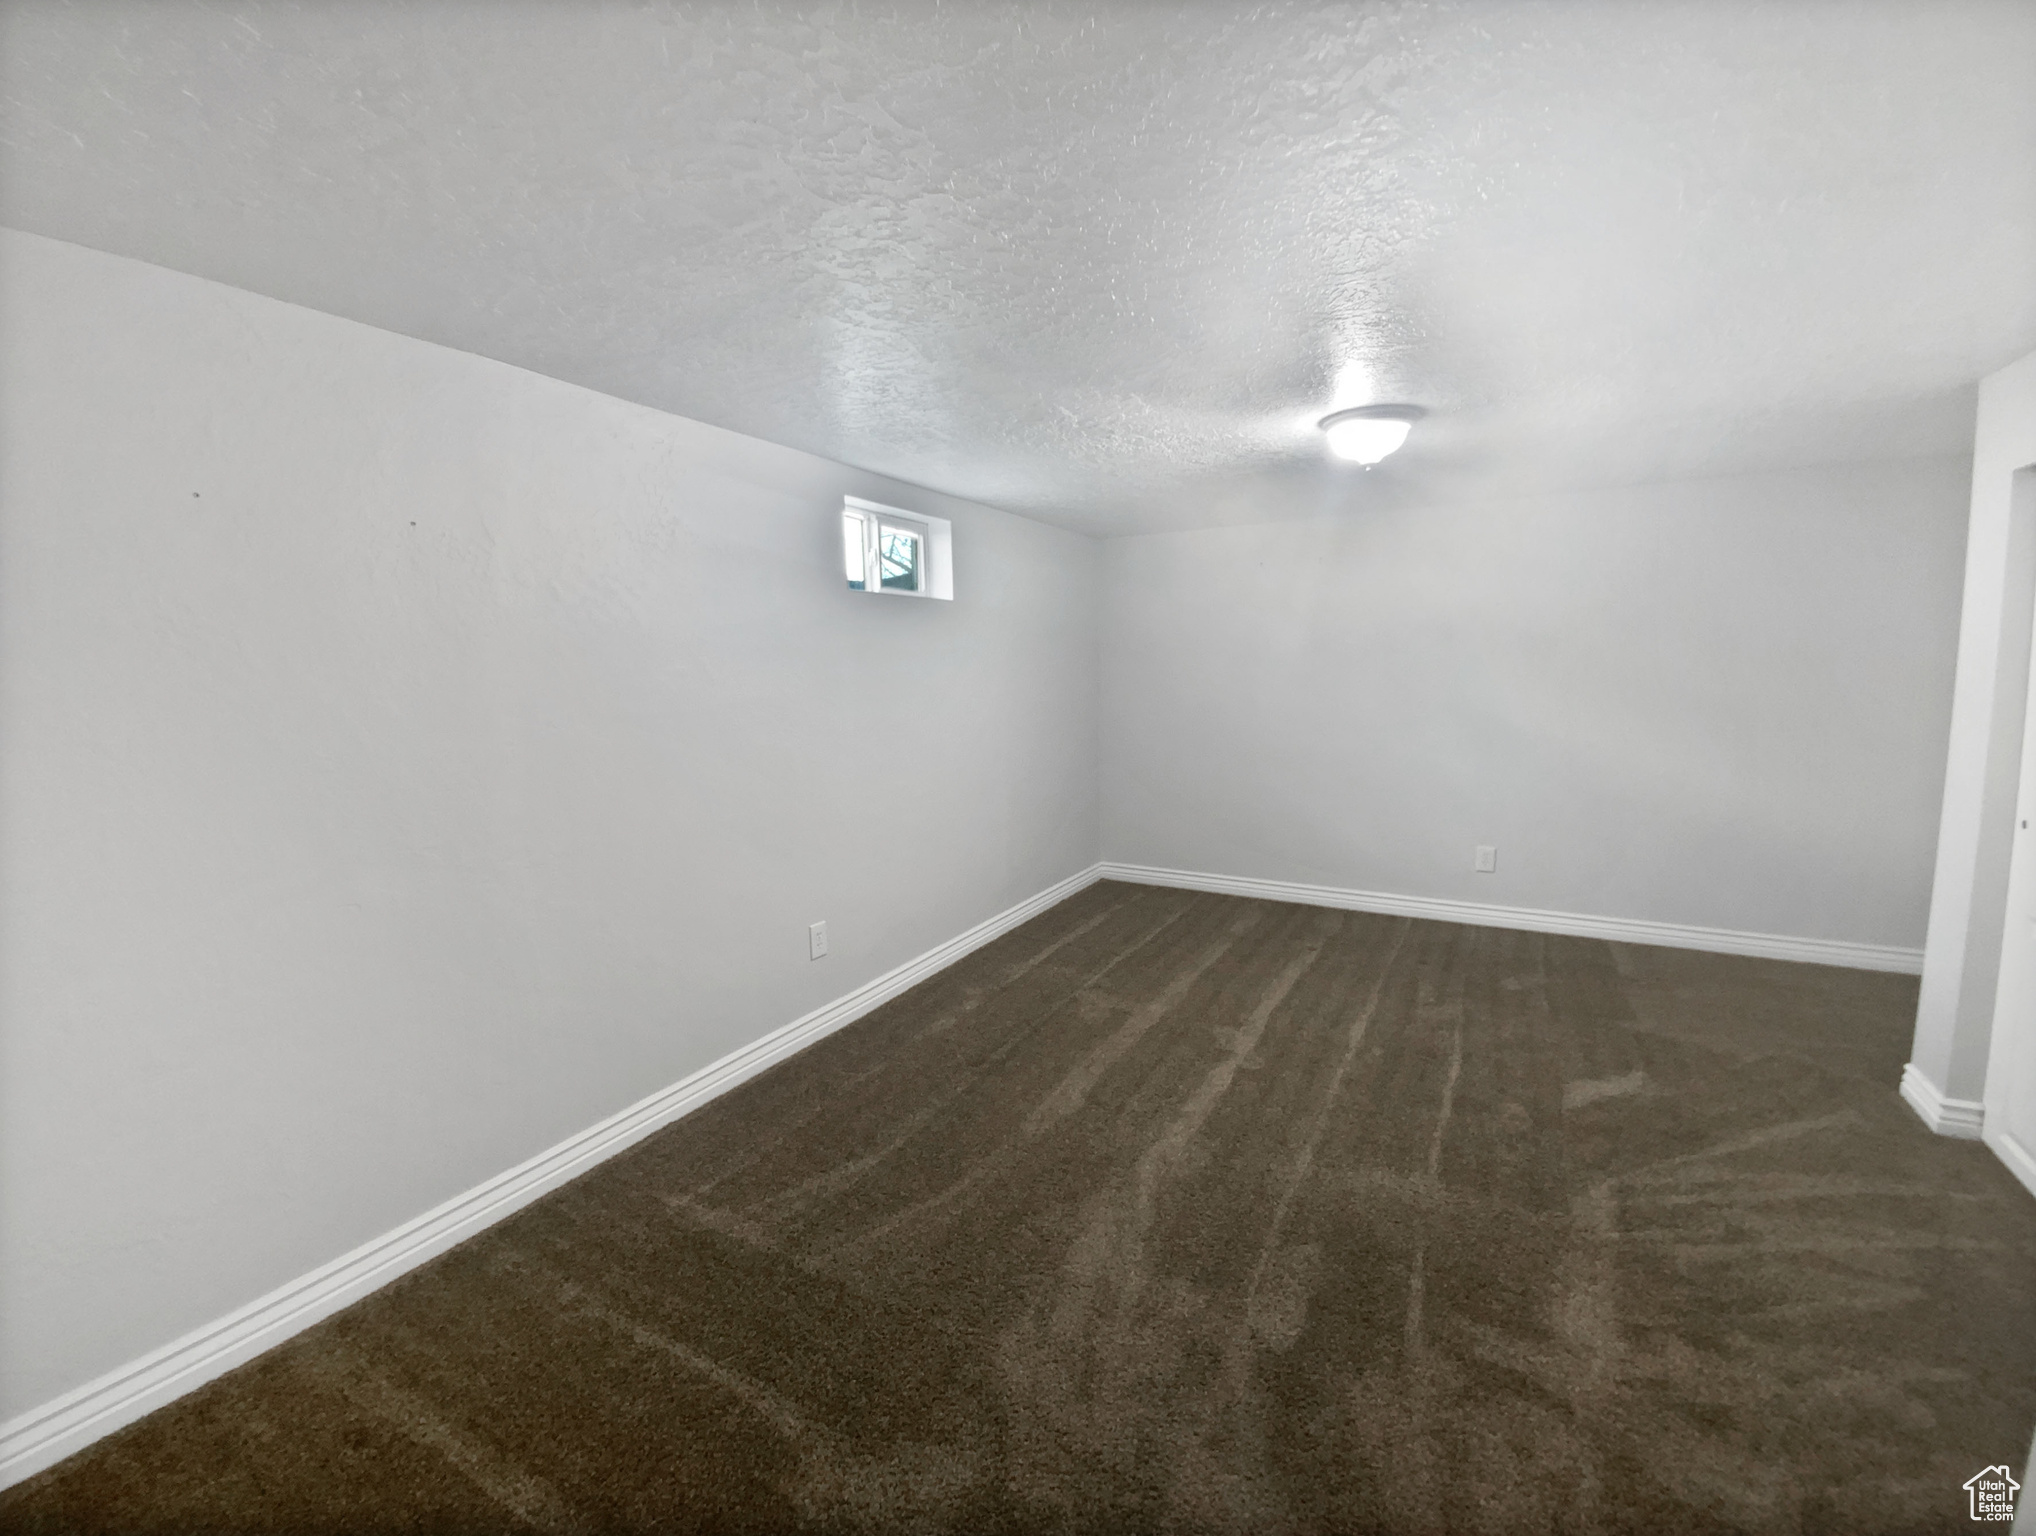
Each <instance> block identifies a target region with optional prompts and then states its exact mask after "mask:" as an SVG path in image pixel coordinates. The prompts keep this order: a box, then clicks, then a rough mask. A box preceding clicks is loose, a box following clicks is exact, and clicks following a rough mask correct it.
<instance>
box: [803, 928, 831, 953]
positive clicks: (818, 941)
mask: <svg viewBox="0 0 2036 1536" xmlns="http://www.w3.org/2000/svg"><path fill="white" fill-rule="evenodd" d="M806 940H807V943H808V944H809V945H810V946H811V948H812V951H813V958H814V959H815V960H818V959H819V958H820V957H821V956H822V955H824V954H826V953H827V925H826V924H825V923H811V924H808V925H807V928H806Z"/></svg>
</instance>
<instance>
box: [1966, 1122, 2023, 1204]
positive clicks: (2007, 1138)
mask: <svg viewBox="0 0 2036 1536" xmlns="http://www.w3.org/2000/svg"><path fill="white" fill-rule="evenodd" d="M1980 1139H1981V1140H1983V1141H1984V1142H1986V1144H1987V1145H1988V1146H1989V1147H1991V1148H1993V1152H1994V1156H1996V1157H1998V1158H1999V1159H2000V1160H2001V1161H2002V1162H2004V1163H2006V1164H2007V1165H2008V1172H2010V1173H2012V1174H2013V1175H2014V1176H2015V1177H2016V1178H2018V1179H2020V1180H2021V1181H2022V1187H2023V1188H2024V1189H2026V1190H2028V1191H2029V1193H2030V1194H2032V1195H2036V1155H2032V1154H2031V1153H2030V1151H2029V1149H2028V1148H2027V1147H2025V1146H2023V1145H2022V1143H2021V1142H2020V1141H2018V1140H2016V1139H2015V1137H2013V1136H2011V1135H2009V1134H2008V1133H2007V1132H2006V1131H1997V1130H1993V1129H1991V1128H1989V1129H1988V1130H1986V1131H1985V1132H1984V1133H1983V1134H1982V1136H1981V1138H1980Z"/></svg>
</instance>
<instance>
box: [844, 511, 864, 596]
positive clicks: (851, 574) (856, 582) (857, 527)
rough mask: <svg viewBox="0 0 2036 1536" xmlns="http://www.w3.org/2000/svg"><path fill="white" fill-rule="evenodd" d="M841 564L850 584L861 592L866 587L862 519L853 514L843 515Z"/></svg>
mask: <svg viewBox="0 0 2036 1536" xmlns="http://www.w3.org/2000/svg"><path fill="white" fill-rule="evenodd" d="M841 564H842V568H843V569H844V570H846V571H847V572H848V584H849V585H850V586H851V587H854V588H855V589H856V591H858V592H860V591H862V590H863V587H864V584H865V583H864V578H863V569H862V519H861V518H860V517H857V516H856V515H855V514H854V513H853V512H844V513H842V514H841Z"/></svg>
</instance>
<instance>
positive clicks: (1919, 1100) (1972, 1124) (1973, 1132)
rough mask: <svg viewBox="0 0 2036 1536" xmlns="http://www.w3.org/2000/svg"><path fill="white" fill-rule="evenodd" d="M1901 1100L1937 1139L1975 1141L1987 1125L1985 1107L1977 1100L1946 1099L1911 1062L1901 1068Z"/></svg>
mask: <svg viewBox="0 0 2036 1536" xmlns="http://www.w3.org/2000/svg"><path fill="white" fill-rule="evenodd" d="M1902 1097H1903V1098H1904V1099H1905V1100H1907V1101H1908V1105H1909V1108H1911V1109H1913V1110H1914V1111H1915V1112H1916V1113H1917V1114H1918V1115H1919V1116H1921V1117H1922V1121H1923V1123H1924V1124H1925V1125H1927V1126H1929V1127H1930V1129H1931V1130H1933V1131H1935V1132H1936V1133H1937V1134H1938V1135H1939V1136H1956V1137H1957V1138H1958V1139H1959V1140H1961V1141H1978V1140H1979V1139H1980V1135H1981V1132H1982V1129H1983V1128H1984V1126H1985V1124H1986V1108H1985V1106H1984V1105H1982V1104H1981V1103H1980V1102H1979V1101H1978V1100H1976V1099H1949V1098H1946V1097H1945V1096H1944V1095H1943V1094H1942V1093H1941V1092H1939V1091H1938V1088H1937V1085H1936V1084H1935V1083H1933V1082H1931V1081H1930V1079H1929V1078H1927V1077H1925V1076H1924V1075H1923V1073H1922V1071H1921V1069H1920V1068H1918V1067H1917V1065H1916V1064H1915V1063H1914V1062H1913V1061H1912V1062H1910V1063H1909V1064H1908V1065H1907V1066H1906V1067H1903V1068H1902Z"/></svg>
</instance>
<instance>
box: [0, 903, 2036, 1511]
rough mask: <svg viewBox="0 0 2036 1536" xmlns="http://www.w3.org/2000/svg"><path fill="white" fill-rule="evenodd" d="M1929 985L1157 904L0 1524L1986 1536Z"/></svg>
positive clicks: (1976, 1164) (788, 1077) (2014, 1373)
mask: <svg viewBox="0 0 2036 1536" xmlns="http://www.w3.org/2000/svg"><path fill="white" fill-rule="evenodd" d="M1915 996H1916V983H1915V981H1914V979H1913V978H1907V977H1896V976H1886V975H1877V974H1871V973H1865V972H1854V971H1844V970H1835V969H1828V968H1825V967H1819V966H1804V965H1789V964H1784V963H1780V962H1774V961H1762V960H1750V959H1740V958H1732V957H1726V956H1719V955H1707V954H1694V953H1689V952H1684V951H1675V950H1660V949H1647V948H1641V947H1637V946H1631V945H1618V944H1608V943H1603V942H1599V941H1594V940H1583V939H1569V938H1560V937H1552V936H1548V935H1542V934H1528V933H1518V932H1512V931H1509V930H1504V929H1492V928H1470V927H1461V926H1456V925H1451V924H1445V923H1431V922H1420V921H1413V920H1409V919H1405V918H1388V917H1375V916H1369V915H1365V914H1361V913H1352V912H1336V911H1329V910H1325V909H1320V908H1312V907H1299V906H1289V905H1284V904H1280V903H1274V902H1261V901H1247V900H1241V899H1238V898H1233V897H1224V896H1211V895H1204V894H1198V893H1190V892H1183V891H1171V890H1160V889H1152V888H1144V887H1133V886H1125V885H1119V884H1113V883H1107V882H1106V883H1103V884H1099V885H1096V886H1093V887H1091V888H1090V889H1088V890H1087V891H1084V892H1083V893H1081V894H1080V895H1078V896H1075V897H1073V898H1071V899H1070V900H1068V901H1066V902H1064V903H1062V904H1061V905H1060V906H1058V907H1056V908H1054V909H1053V910H1052V911H1050V912H1047V913H1045V914H1043V915H1042V916H1040V917H1038V918H1036V919H1034V920H1033V921H1032V922H1030V923H1027V924H1026V925H1025V926H1024V927H1022V928H1019V929H1016V930H1014V931H1013V932H1011V933H1009V934H1007V935H1005V936H1004V937H1003V938H1001V939H999V940H998V941H997V942H995V943H994V944H991V945H989V946H987V947H985V948H984V949H982V950H979V951H978V952H977V953H975V954H974V955H971V956H969V957H968V958H967V959H965V960H963V961H961V962H960V963H958V964H957V965H955V966H953V967H951V968H950V969H948V970H947V971H944V972H942V973H941V974H940V975H938V976H936V977H934V978H932V979H930V980H929V981H927V982H925V983H923V984H921V985H920V986H918V987H916V988H914V989H913V990H912V991H910V992H908V993H906V994H905V995H904V996H902V997H900V998H898V999H896V1000H895V1001H893V1002H891V1003H889V1004H887V1005H886V1006H885V1007H883V1008H881V1009H879V1010H878V1011H877V1012H875V1013H873V1014H871V1015H870V1016H869V1017H868V1018H866V1019H864V1020H862V1021H861V1022H859V1023H857V1024H855V1025H853V1026H851V1027H849V1028H848V1029H845V1030H842V1031H841V1032H839V1033H837V1034H835V1035H833V1036H830V1037H829V1038H827V1039H826V1040H823V1041H821V1042H819V1043H818V1044H816V1045H814V1046H812V1047H811V1048H810V1049H808V1050H806V1051H805V1052H803V1053H802V1054H800V1055H799V1056H797V1057H795V1058H793V1059H792V1060H790V1061H787V1062H785V1063H783V1064H781V1065H780V1066H778V1067H776V1068H774V1069H773V1070H771V1071H770V1072H768V1073H765V1074H763V1075H762V1076H760V1077H758V1078H755V1079H753V1080H752V1081H750V1082H748V1083H746V1084H744V1085H743V1086H742V1087H740V1088H738V1089H736V1090H735V1091H733V1092H731V1093H729V1094H727V1095H725V1096H723V1097H722V1098H720V1099H717V1100H715V1101H714V1102H713V1103H711V1104H709V1105H707V1106H706V1107H704V1108H703V1109H701V1110H700V1111H698V1112H697V1113H695V1114H693V1115H692V1116H690V1117H688V1118H687V1119H685V1120H683V1121H681V1122H679V1123H678V1124H676V1125H673V1126H671V1127H669V1128H668V1129H666V1130H664V1131H662V1132H660V1133H658V1134H657V1135H655V1136H653V1137H651V1138H649V1139H647V1140H645V1141H644V1142H642V1143H640V1144H638V1145H637V1146H636V1147H634V1148H632V1149H631V1150H630V1151H628V1152H626V1153H624V1154H623V1155H621V1156H620V1157H617V1158H615V1159H613V1160H611V1161H610V1162H608V1163H606V1164H604V1165H602V1166H601V1167H599V1168H597V1169H595V1170H593V1171H592V1172H590V1173H588V1174H586V1175H585V1176H584V1177H582V1178H580V1179H578V1180H577V1181H575V1182H574V1183H572V1184H571V1185H568V1186H567V1187H565V1188H563V1189H561V1190H559V1191H557V1192H556V1193H554V1194H552V1195H550V1196H547V1197H546V1198H545V1199H543V1200H541V1201H538V1202H537V1203H535V1204H533V1205H531V1206H530V1207H528V1208H527V1209H525V1210H523V1211H522V1212H520V1213H518V1214H517V1215H515V1216H513V1217H511V1218H509V1219H508V1220H506V1221H504V1222H502V1223H500V1224H499V1225H497V1226H495V1227H493V1228H491V1229H490V1230H489V1231H487V1232H485V1233H483V1234H482V1235H480V1236H479V1237H476V1238H474V1239H473V1240H471V1241H469V1242H467V1243H465V1244H463V1245H461V1246H460V1247H458V1248H456V1249H454V1250H452V1251H451V1252H449V1253H446V1254H445V1255H443V1256H441V1257H440V1258H438V1259H436V1260H434V1261H433V1262H432V1263H430V1264H428V1265H426V1266H424V1267H423V1268H421V1269H419V1270H417V1271H416V1272H415V1273H413V1274H411V1275H409V1276H407V1277H405V1278H404V1279H402V1280H400V1281H398V1282H397V1283H395V1284H394V1285H391V1286H389V1287H388V1288H386V1289H385V1290H383V1291H380V1292H378V1293H377V1294H375V1295H374V1296H371V1297H369V1298H368V1299H367V1300H365V1301H363V1302H361V1303H359V1304H358V1305H356V1306H353V1307H351V1308H349V1309H347V1310H346V1311H344V1312H342V1313H339V1314H337V1315H336V1316H334V1317H332V1318H330V1319H329V1320H327V1321H326V1322H324V1323H322V1324H320V1325H318V1326H317V1327H315V1328H313V1329H311V1330H309V1331H307V1332H306V1333H304V1334H302V1335H300V1336H298V1337H297V1338H295V1339H293V1340H291V1341H290V1342H288V1343H286V1344H284V1345H282V1346H281V1347H279V1348H277V1349H275V1350H272V1351H270V1352H269V1353H268V1354H266V1355H263V1356H262V1357H260V1358H259V1359H257V1360H255V1361H252V1362H250V1363H249V1364H248V1365H246V1366H243V1367H241V1368H240V1369H239V1370H236V1371H234V1372H232V1373H230V1374H228V1375H226V1376H224V1377H222V1378H221V1379H220V1380H218V1381H216V1382H214V1383H212V1384H210V1385H209V1386H207V1387H205V1388H203V1389H201V1390H200V1391H198V1392H195V1393H193V1394H192V1395H190V1396H189V1397H186V1398H184V1399H183V1400H181V1401H179V1402H177V1403H174V1404H172V1405H170V1406H169V1407H167V1408H165V1409H163V1410H161V1411H160V1412H158V1413H155V1414H153V1415H151V1416H150V1417H148V1418H147V1419H144V1420H142V1421H141V1422H140V1423H137V1424H135V1425H133V1426H131V1427H129V1428H128V1429H126V1430H123V1431H121V1432H120V1433H118V1434H116V1435H113V1436H111V1437H109V1438H108V1439H106V1440H104V1441H102V1442H100V1443H99V1444H97V1445H95V1446H92V1447H90V1448H88V1449H87V1450H85V1451H84V1452H81V1453H80V1454H79V1455H77V1456H74V1457H72V1458H71V1459H70V1460H69V1461H67V1462H64V1463H63V1464H61V1465H59V1466H57V1467H53V1468H51V1469H50V1470H49V1471H47V1472H45V1473H43V1474H41V1475H40V1476H38V1477H36V1478H33V1479H31V1480H30V1481H28V1482H27V1483H24V1484H22V1485H21V1486H20V1487H19V1488H16V1489H14V1490H11V1491H10V1492H8V1493H7V1494H5V1495H0V1528H4V1529H6V1530H9V1531H22V1532H64V1533H74V1532H97V1531H107V1532H111V1531H123V1532H159V1531H160V1532H170V1531H189V1532H242V1531H248V1532H253V1531H263V1532H278V1533H281V1532H293V1533H294V1532H333V1533H338V1532H373V1531H382V1530H390V1531H395V1530H403V1531H442V1532H468V1531H471V1532H482V1531H558V1532H567V1531H586V1532H602V1531H618V1532H619V1531H759V1532H761V1531H781V1530H812V1531H822V1530H825V1531H844V1532H846V1531H929V1532H949V1531H951V1532H983V1533H996V1532H1013V1533H1017V1532H1030V1531H1056V1532H1088V1531H1095V1532H1138V1531H1183V1532H1190V1531H1192V1532H1212V1533H1217V1532H1232V1531H1235V1532H1246V1531H1249V1532H1286V1531H1291V1532H1314V1531H1324V1532H1327V1531H1335V1532H1393V1533H1401V1532H1407V1533H1425V1532H1455V1531H1465V1532H1471V1531H1489V1532H1503V1533H1511V1532H1549V1533H1554V1532H1601V1533H1612V1532H1629V1531H1630V1532H1642V1531H1646V1532H1670V1531H1673V1532H1847V1533H1863V1532H1889V1533H1897V1532H1931V1531H1950V1530H1955V1529H1961V1528H1966V1527H1967V1526H1968V1525H1969V1522H1968V1521H1967V1520H1966V1519H1965V1507H1964V1495H1963V1493H1962V1491H1961V1485H1962V1484H1963V1482H1964V1481H1965V1479H1966V1478H1968V1477H1970V1476H1971V1475H1972V1474H1973V1473H1974V1472H1976V1471H1978V1470H1979V1469H1980V1468H1981V1467H1983V1466H1986V1465H1989V1464H1992V1463H1998V1462H2002V1461H2006V1462H2009V1463H2010V1464H2011V1465H2013V1466H2015V1467H2017V1468H2018V1469H2019V1467H2020V1465H2021V1458H2022V1456H2023V1455H2024V1454H2025V1453H2026V1449H2027V1446H2028V1443H2029V1434H2030V1427H2031V1423H2032V1421H2036V1201H2032V1200H2031V1199H2030V1198H2029V1196H2028V1195H2027V1194H2026V1193H2025V1192H2024V1191H2023V1190H2022V1189H2021V1188H2020V1186H2018V1185H2017V1184H2016V1183H2015V1182H2014V1181H2013V1179H2012V1178H2011V1177H2010V1176H2009V1175H2008V1174H2007V1172H2006V1171H2005V1170H2004V1169H2002V1168H2001V1167H2000V1166H1999V1165H1998V1164H1997V1163H1996V1162H1995V1161H1994V1160H1993V1158H1992V1157H1991V1155H1990V1154H1988V1153H1987V1152H1986V1151H1985V1150H1984V1149H1983V1148H1980V1147H1978V1146H1976V1145H1974V1144H1972V1143H1960V1142H1951V1141H1945V1140H1942V1139H1940V1138H1937V1137H1933V1136H1931V1135H1930V1134H1929V1133H1928V1132H1927V1131H1925V1130H1924V1128H1923V1127H1922V1126H1921V1125H1920V1124H1919V1123H1917V1121H1916V1120H1915V1118H1914V1116H1913V1115H1911V1114H1910V1113H1909V1111H1908V1110H1907V1109H1906V1108H1905V1107H1904V1106H1903V1105H1902V1104H1901V1103H1900V1102H1899V1101H1898V1100H1897V1098H1896V1097H1895V1094H1894V1091H1893V1085H1894V1083H1895V1081H1896V1080H1897V1078H1898V1077H1899V1075H1900V1071H1901V1066H1902V1061H1903V1058H1904V1056H1905V1054H1906V1046H1907V1042H1908V1030H1909V1023H1910V1020H1911V1019H1912V1018H1913V1014H1914V1007H1915Z"/></svg>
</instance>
